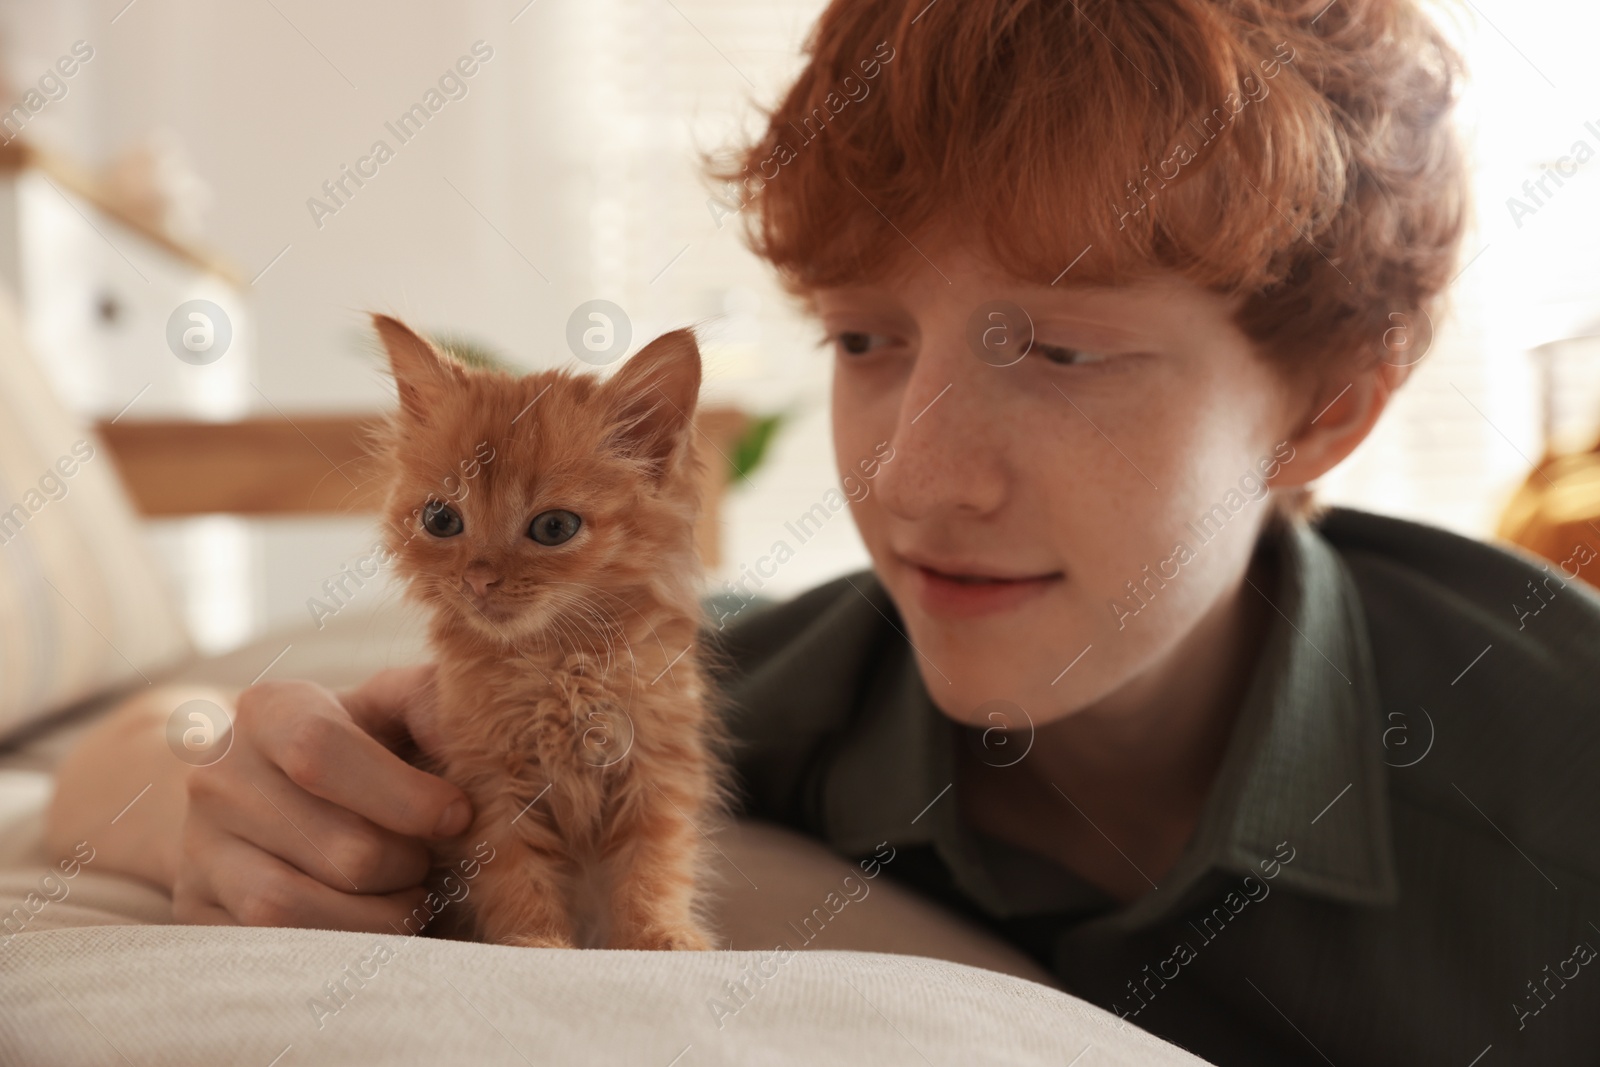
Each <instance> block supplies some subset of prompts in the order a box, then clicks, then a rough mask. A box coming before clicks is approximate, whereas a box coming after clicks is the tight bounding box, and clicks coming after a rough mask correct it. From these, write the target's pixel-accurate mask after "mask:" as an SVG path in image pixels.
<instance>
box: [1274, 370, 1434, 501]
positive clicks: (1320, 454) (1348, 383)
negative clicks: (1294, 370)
mask: <svg viewBox="0 0 1600 1067" xmlns="http://www.w3.org/2000/svg"><path fill="white" fill-rule="evenodd" d="M1409 373H1410V367H1401V366H1397V365H1395V364H1393V363H1385V362H1382V361H1379V362H1377V363H1375V364H1373V365H1372V366H1370V367H1366V368H1363V369H1361V370H1356V371H1352V372H1351V373H1350V374H1349V375H1338V376H1334V377H1330V378H1328V379H1326V380H1325V381H1323V382H1322V383H1321V384H1320V386H1319V387H1318V388H1317V389H1315V390H1314V391H1313V392H1312V394H1311V401H1310V403H1308V404H1306V405H1305V409H1304V411H1303V412H1302V418H1301V421H1300V424H1299V428H1298V429H1297V430H1296V431H1295V432H1294V434H1293V435H1292V436H1291V437H1290V438H1289V444H1290V445H1291V446H1292V447H1293V449H1294V453H1293V455H1294V462H1292V463H1285V464H1283V466H1282V467H1280V468H1279V471H1278V473H1277V474H1276V475H1275V476H1273V478H1272V479H1271V480H1270V484H1271V485H1272V486H1273V488H1276V489H1290V488H1294V487H1297V486H1303V485H1307V484H1309V483H1310V482H1313V481H1315V480H1316V479H1318V478H1320V477H1322V475H1324V474H1326V473H1327V472H1328V471H1330V470H1332V469H1333V468H1334V467H1336V466H1338V465H1339V464H1340V463H1341V462H1343V460H1344V458H1345V457H1346V456H1348V455H1349V454H1350V453H1352V452H1354V451H1355V450H1356V446H1357V445H1359V444H1361V442H1362V441H1364V440H1366V438H1367V435H1368V434H1369V433H1371V432H1372V428H1373V427H1374V426H1376V425H1377V423H1378V417H1379V416H1380V415H1382V414H1383V412H1384V409H1385V408H1387V407H1388V406H1389V398H1390V397H1392V396H1393V395H1394V391H1395V390H1396V389H1398V388H1400V384H1401V383H1402V382H1404V381H1405V380H1406V377H1407V376H1408V375H1409Z"/></svg>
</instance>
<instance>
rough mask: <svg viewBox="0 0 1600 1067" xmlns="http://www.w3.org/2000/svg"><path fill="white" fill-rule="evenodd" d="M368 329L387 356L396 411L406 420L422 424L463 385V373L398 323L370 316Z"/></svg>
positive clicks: (455, 364)
mask: <svg viewBox="0 0 1600 1067" xmlns="http://www.w3.org/2000/svg"><path fill="white" fill-rule="evenodd" d="M372 325H373V326H374V327H376V328H377V330H378V336H379V338H381V339H382V340H383V347H384V349H385V350H386V351H387V352H388V353H389V368H390V370H392V371H393V372H394V384H395V387H396V388H397V389H398V390H399V391H400V409H401V410H402V411H403V412H405V414H406V415H407V416H409V417H410V418H412V419H415V420H417V421H418V422H426V421H427V420H428V413H429V412H430V411H432V410H434V409H435V408H436V407H437V406H438V403H439V401H440V400H441V399H443V397H444V396H445V395H446V394H447V393H449V392H450V391H451V390H453V389H455V388H457V387H458V386H460V385H461V384H463V383H464V382H465V381H466V373H465V372H464V371H462V369H461V366H460V364H458V363H456V362H455V360H453V359H451V358H450V357H448V356H445V355H442V354H441V353H440V352H439V350H438V349H436V348H434V347H433V345H431V344H429V343H428V342H427V341H426V340H425V339H424V338H422V337H420V336H418V335H417V334H416V333H415V332H413V331H412V329H411V328H410V327H409V326H407V325H406V324H405V323H403V322H401V321H400V320H399V319H396V318H392V317H390V316H388V315H378V314H374V315H373V316H372Z"/></svg>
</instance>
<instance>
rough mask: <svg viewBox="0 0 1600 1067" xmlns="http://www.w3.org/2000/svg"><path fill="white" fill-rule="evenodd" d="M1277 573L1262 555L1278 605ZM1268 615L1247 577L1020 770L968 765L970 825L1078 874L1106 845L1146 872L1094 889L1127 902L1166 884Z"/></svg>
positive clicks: (1040, 733)
mask: <svg viewBox="0 0 1600 1067" xmlns="http://www.w3.org/2000/svg"><path fill="white" fill-rule="evenodd" d="M1275 570H1276V567H1275V564H1274V560H1273V557H1272V554H1271V553H1262V552H1258V553H1257V554H1256V556H1255V558H1254V559H1253V560H1252V562H1251V565H1250V568H1249V570H1248V571H1247V574H1248V576H1249V579H1250V582H1253V583H1254V584H1255V586H1256V587H1257V588H1259V589H1260V590H1261V591H1262V593H1264V594H1265V595H1266V596H1267V597H1273V596H1274V587H1275V584H1276V583H1275V582H1274V581H1273V580H1272V579H1273V577H1274V572H1275ZM1272 614H1273V608H1272V606H1271V604H1269V603H1268V602H1267V601H1266V600H1264V599H1263V596H1262V594H1261V593H1257V592H1256V590H1255V589H1252V588H1251V587H1250V585H1249V584H1247V583H1246V582H1245V581H1244V576H1241V578H1240V580H1239V581H1238V583H1237V585H1236V588H1234V589H1233V590H1232V591H1231V592H1230V593H1228V594H1227V595H1225V596H1223V597H1222V598H1220V599H1219V600H1218V602H1217V604H1216V606H1215V607H1214V608H1213V609H1212V610H1211V611H1210V612H1208V613H1207V614H1206V616H1204V617H1203V618H1202V619H1201V620H1200V622H1199V624H1198V625H1196V626H1195V627H1194V628H1193V630H1191V631H1190V634H1189V635H1188V636H1187V637H1186V638H1185V639H1184V640H1183V641H1181V642H1180V643H1179V645H1178V646H1177V647H1176V648H1174V649H1173V651H1172V652H1171V653H1170V654H1169V655H1168V656H1167V658H1166V660H1165V661H1164V662H1163V663H1162V664H1160V666H1159V667H1158V668H1157V669H1155V670H1153V671H1151V672H1149V673H1147V674H1146V675H1144V676H1143V677H1142V678H1140V679H1138V680H1137V681H1136V682H1134V683H1132V684H1130V685H1128V686H1125V687H1124V688H1123V689H1121V690H1118V691H1117V692H1116V693H1113V694H1112V695H1110V696H1109V697H1107V698H1106V699H1104V700H1102V701H1100V702H1099V703H1097V704H1095V705H1094V706H1092V707H1089V708H1085V709H1083V710H1081V711H1078V712H1075V713H1073V714H1071V715H1069V716H1067V717H1066V718H1064V719H1061V720H1058V721H1056V722H1053V723H1050V724H1049V725H1047V726H1042V727H1040V728H1039V729H1038V730H1037V732H1036V735H1035V738H1034V743H1033V748H1032V749H1031V750H1030V751H1029V753H1028V757H1027V758H1026V759H1025V760H1023V761H1022V762H1021V763H1019V764H1017V765H1016V766H1014V767H1006V768H998V769H997V768H994V767H989V766H985V765H983V764H982V763H980V762H978V761H976V760H975V759H971V758H968V759H964V760H963V764H964V766H963V780H964V783H965V785H966V787H967V788H968V790H969V793H970V794H971V795H970V796H969V797H968V798H967V799H966V800H964V801H963V808H964V809H965V810H966V811H967V813H968V816H969V821H970V822H972V823H973V824H974V825H976V826H978V827H979V828H980V829H983V830H986V831H989V832H991V833H993V834H994V835H995V836H999V837H1002V838H1003V839H1005V840H1008V841H1011V842H1012V843H1013V844H1017V845H1020V846H1022V847H1025V848H1028V849H1029V850H1031V851H1034V852H1037V853H1039V854H1041V855H1045V856H1048V857H1051V858H1053V859H1055V860H1056V861H1057V862H1060V863H1062V864H1063V865H1064V866H1067V867H1068V868H1069V869H1072V870H1074V871H1076V872H1077V873H1079V874H1085V873H1086V870H1085V867H1086V864H1084V863H1079V862H1075V860H1076V859H1078V858H1080V856H1082V857H1083V858H1085V859H1087V858H1088V857H1087V856H1084V855H1083V854H1084V853H1085V852H1090V853H1092V852H1094V851H1096V850H1100V851H1103V850H1105V849H1106V847H1107V846H1106V845H1105V841H1106V840H1107V839H1109V840H1110V841H1111V843H1112V844H1113V845H1115V846H1116V848H1117V850H1118V851H1120V852H1122V853H1123V854H1124V858H1125V859H1126V860H1127V861H1129V862H1130V863H1132V864H1133V865H1135V866H1136V867H1137V869H1138V871H1139V872H1140V873H1138V874H1134V873H1133V872H1132V871H1128V872H1126V873H1128V874H1129V875H1131V881H1130V882H1128V883H1124V884H1127V885H1128V886H1130V888H1129V889H1128V891H1127V892H1122V891H1119V890H1116V889H1111V887H1110V886H1109V885H1107V884H1106V881H1107V880H1106V879H1105V878H1093V877H1091V879H1090V880H1091V881H1095V882H1096V883H1097V884H1100V885H1102V887H1103V888H1107V889H1108V890H1109V891H1111V892H1113V895H1116V896H1118V897H1119V898H1123V899H1131V898H1132V897H1133V896H1136V895H1138V893H1139V892H1142V891H1144V890H1147V889H1148V888H1149V886H1148V883H1147V882H1146V881H1145V878H1146V877H1148V878H1150V879H1154V880H1156V881H1159V880H1160V878H1161V877H1162V876H1163V875H1164V874H1165V873H1166V872H1167V871H1168V870H1170V869H1171V867H1172V864H1173V863H1175V862H1176V861H1177V859H1178V856H1179V855H1180V854H1181V853H1182V850H1183V846H1184V845H1186V844H1187V843H1188V841H1189V839H1190V838H1191V837H1192V836H1193V832H1194V829H1195V826H1196V825H1197V824H1198V821H1199V817H1200V811H1201V808H1202V806H1203V805H1204V803H1205V799H1206V797H1207V795H1208V794H1209V792H1210V788H1211V784H1212V782H1213V781H1214V779H1215V778H1216V774H1217V770H1218V767H1219V766H1220V764H1221V761H1222V756H1223V753H1224V751H1225V750H1226V748H1227V744H1228V739H1229V737H1230V736H1231V733H1232V730H1233V726H1234V722H1235V720H1236V719H1237V717H1238V713H1239V711H1240V709H1241V707H1242V704H1243V701H1244V698H1245V695H1246V691H1247V689H1248V687H1249V684H1250V680H1251V678H1252V677H1253V675H1254V673H1255V670H1256V667H1257V665H1258V662H1259V656H1260V652H1261V649H1262V647H1263V644H1264V640H1265V637H1266V634H1267V632H1268V627H1269V623H1270V621H1271V615H1272ZM1062 794H1065V795H1066V796H1067V797H1068V798H1069V800H1070V802H1071V806H1069V804H1068V803H1067V802H1066V801H1063V799H1062ZM1074 806H1075V807H1076V808H1077V809H1078V812H1079V813H1081V816H1082V817H1081V818H1080V817H1079V815H1078V814H1074V812H1073V807H1074ZM1052 811H1054V812H1056V813H1058V814H1061V815H1064V818H1057V817H1048V814H1049V813H1050V812H1052ZM1085 820H1087V822H1088V824H1089V825H1088V826H1084V825H1080V824H1082V823H1084V821H1085ZM1121 862H1122V861H1117V860H1115V859H1114V858H1113V865H1115V864H1117V863H1121ZM1124 866H1126V864H1124Z"/></svg>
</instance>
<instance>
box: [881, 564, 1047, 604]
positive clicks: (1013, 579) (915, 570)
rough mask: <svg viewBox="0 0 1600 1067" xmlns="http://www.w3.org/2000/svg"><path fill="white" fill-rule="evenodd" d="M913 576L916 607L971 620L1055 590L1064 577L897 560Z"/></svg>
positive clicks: (971, 565) (974, 565)
mask: <svg viewBox="0 0 1600 1067" xmlns="http://www.w3.org/2000/svg"><path fill="white" fill-rule="evenodd" d="M900 558H901V560H902V561H903V562H904V563H905V564H906V565H907V568H908V569H909V570H910V572H911V574H912V575H913V578H912V581H913V584H914V587H915V593H916V597H917V601H918V603H920V604H921V605H922V609H923V610H924V611H926V612H927V613H928V614H930V615H944V616H948V617H951V618H973V617H977V616H981V615H991V614H994V613H996V612H1001V611H1006V610H1008V609H1010V608H1013V607H1016V606H1017V605H1018V604H1021V603H1023V602H1024V601H1027V600H1031V599H1033V598H1034V597H1036V596H1039V595H1041V594H1043V593H1045V592H1046V591H1048V590H1050V589H1052V588H1054V587H1055V585H1056V583H1057V582H1060V581H1063V580H1064V579H1065V578H1066V575H1065V574H1063V573H1062V572H1060V571H1051V572H1047V573H1037V574H1018V573H1008V572H1006V571H1004V570H1002V569H1000V568H996V567H992V566H988V565H985V564H982V563H977V562H964V561H957V560H949V561H946V560H934V559H932V558H927V557H912V556H901V557H900Z"/></svg>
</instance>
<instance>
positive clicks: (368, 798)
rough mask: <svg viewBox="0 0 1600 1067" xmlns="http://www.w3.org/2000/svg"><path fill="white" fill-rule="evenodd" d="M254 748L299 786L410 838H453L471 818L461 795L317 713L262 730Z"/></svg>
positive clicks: (351, 726) (350, 726)
mask: <svg viewBox="0 0 1600 1067" xmlns="http://www.w3.org/2000/svg"><path fill="white" fill-rule="evenodd" d="M256 740H257V744H258V746H259V747H260V749H261V751H262V754H263V755H264V756H265V757H266V758H267V760H268V761H270V762H272V763H274V764H276V765H277V766H278V767H279V768H280V769H282V771H283V773H284V774H286V775H287V776H288V777H289V780H290V781H292V782H294V783H295V784H296V785H298V786H300V788H302V789H304V790H306V791H307V792H308V793H312V794H314V795H316V796H319V797H321V798H322V799H324V800H327V801H331V802H332V803H334V804H337V805H339V806H340V807H343V808H348V809H350V810H351V811H353V812H355V813H356V814H358V815H362V816H364V817H366V818H367V819H369V820H371V821H372V822H374V823H376V824H378V825H379V826H381V827H383V828H384V829H387V830H393V831H394V832H395V833H397V834H404V835H406V836H408V837H453V836H455V835H456V834H459V833H463V832H465V830H466V828H467V826H468V825H469V823H470V822H471V819H472V808H471V805H470V803H469V802H468V800H467V796H466V794H465V793H463V792H462V791H461V790H459V789H457V788H456V787H455V786H453V785H451V784H450V783H449V782H446V781H445V780H444V779H443V778H439V777H436V776H435V775H431V774H428V773H427V772H425V771H420V770H418V769H417V768H415V767H413V766H411V765H410V764H409V763H407V762H405V760H402V759H401V758H400V757H399V756H396V755H395V754H394V753H393V752H391V751H389V750H388V749H387V748H385V747H384V746H383V745H382V744H380V743H379V742H378V741H376V740H375V739H374V738H373V737H372V736H371V735H370V734H368V733H366V732H365V731H364V730H362V729H360V728H359V727H357V726H356V724H355V723H353V722H351V721H350V720H348V719H341V718H335V717H333V716H330V715H325V714H317V713H304V712H302V713H300V714H297V715H294V716H290V717H288V718H287V719H286V721H281V722H279V723H277V724H276V725H274V726H267V727H263V728H261V729H260V730H259V733H258V734H257V739H256Z"/></svg>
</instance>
